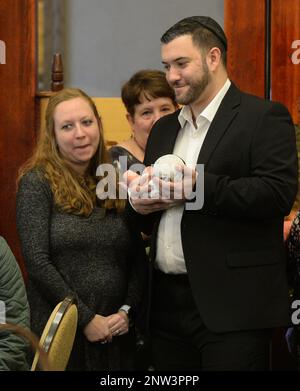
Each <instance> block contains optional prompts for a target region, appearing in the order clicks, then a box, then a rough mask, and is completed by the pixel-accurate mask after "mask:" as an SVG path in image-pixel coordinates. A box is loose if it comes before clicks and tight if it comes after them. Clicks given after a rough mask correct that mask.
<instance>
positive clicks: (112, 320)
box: [107, 311, 129, 337]
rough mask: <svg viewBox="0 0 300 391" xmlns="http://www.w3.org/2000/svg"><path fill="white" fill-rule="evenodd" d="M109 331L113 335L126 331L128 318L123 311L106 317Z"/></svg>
mask: <svg viewBox="0 0 300 391" xmlns="http://www.w3.org/2000/svg"><path fill="white" fill-rule="evenodd" d="M107 320H108V325H109V328H110V332H111V334H112V336H113V337H117V336H118V335H123V334H126V333H128V330H129V319H128V316H127V314H126V312H124V311H119V312H117V313H115V314H112V315H109V316H108V317H107Z"/></svg>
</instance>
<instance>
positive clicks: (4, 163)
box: [0, 0, 36, 271]
mask: <svg viewBox="0 0 300 391" xmlns="http://www.w3.org/2000/svg"><path fill="white" fill-rule="evenodd" d="M35 25H36V21H35V0H1V1H0V40H1V41H3V42H5V46H6V63H5V64H0V110H1V114H0V166H1V168H0V234H1V235H2V236H4V237H5V238H6V240H7V242H8V243H9V245H10V246H11V248H12V250H13V252H14V254H15V255H16V257H17V259H18V261H19V262H21V254H20V249H19V242H18V238H17V232H16V222H15V194H16V186H15V183H16V174H17V170H18V168H19V166H20V165H21V164H22V163H23V162H24V161H25V159H26V158H27V157H28V156H29V155H30V153H31V151H32V147H33V144H34V140H35V88H36V77H35V74H36V70H35V68H36V65H35V64H36V58H35ZM21 266H23V265H22V263H21ZM22 269H23V271H24V268H22Z"/></svg>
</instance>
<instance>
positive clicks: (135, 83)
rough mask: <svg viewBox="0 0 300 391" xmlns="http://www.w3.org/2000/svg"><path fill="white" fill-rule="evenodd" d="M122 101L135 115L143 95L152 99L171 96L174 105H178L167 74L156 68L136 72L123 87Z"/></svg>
mask: <svg viewBox="0 0 300 391" xmlns="http://www.w3.org/2000/svg"><path fill="white" fill-rule="evenodd" d="M121 96H122V101H123V103H124V105H125V107H126V109H127V112H128V113H129V114H130V115H131V116H132V117H133V116H134V113H135V106H136V105H138V104H140V103H141V97H143V96H144V97H146V99H148V100H151V99H153V98H154V99H155V98H170V99H171V100H172V102H173V105H174V107H178V104H177V102H176V100H175V93H174V90H173V89H172V88H171V87H170V86H169V84H168V82H167V80H166V75H165V73H164V72H162V71H158V70H155V69H144V70H141V71H139V72H137V73H135V74H134V75H133V76H132V77H131V78H130V79H129V80H128V81H127V82H126V83H125V84H124V85H123V87H122V93H121Z"/></svg>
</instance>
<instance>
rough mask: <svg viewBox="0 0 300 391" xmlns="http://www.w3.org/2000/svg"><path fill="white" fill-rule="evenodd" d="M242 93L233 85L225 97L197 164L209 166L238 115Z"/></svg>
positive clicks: (209, 130)
mask: <svg viewBox="0 0 300 391" xmlns="http://www.w3.org/2000/svg"><path fill="white" fill-rule="evenodd" d="M240 100H241V92H240V91H239V90H238V88H237V87H236V86H235V85H234V84H233V83H232V84H231V86H230V88H229V90H228V91H227V93H226V95H225V96H224V98H223V100H222V102H221V104H220V107H219V108H218V111H217V113H216V115H215V117H214V119H213V121H212V123H211V125H210V127H209V129H208V132H207V135H206V137H205V140H204V142H203V145H202V147H201V150H200V154H199V156H198V161H197V163H199V164H207V163H208V162H209V159H210V157H211V155H212V153H213V151H214V150H215V148H216V147H217V145H218V143H219V141H220V140H221V138H222V137H223V136H224V135H225V133H226V131H227V130H228V129H229V125H230V124H231V122H232V121H233V119H234V117H235V116H236V115H237V113H238V109H239V105H240Z"/></svg>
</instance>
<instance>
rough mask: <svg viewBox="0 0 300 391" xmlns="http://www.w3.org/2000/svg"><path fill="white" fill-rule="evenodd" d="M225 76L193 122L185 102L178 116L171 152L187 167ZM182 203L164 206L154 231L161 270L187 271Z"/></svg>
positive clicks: (193, 161)
mask: <svg viewBox="0 0 300 391" xmlns="http://www.w3.org/2000/svg"><path fill="white" fill-rule="evenodd" d="M230 84H231V82H230V80H229V79H227V80H226V82H225V84H224V86H223V87H222V88H221V90H220V91H219V92H218V94H217V95H216V96H215V97H214V99H213V100H212V101H211V102H210V103H209V104H208V105H207V106H206V107H205V109H204V110H203V111H202V112H201V113H200V114H199V115H198V117H197V119H196V124H197V127H195V126H194V123H193V119H192V115H191V110H190V107H189V106H184V107H183V108H182V109H181V111H180V113H179V116H178V120H179V122H180V125H181V129H180V130H179V132H178V135H177V138H176V142H175V146H174V150H173V153H174V154H175V155H178V156H179V157H181V159H183V161H184V162H185V164H186V165H187V166H188V167H191V168H195V166H196V164H197V160H198V156H199V153H200V149H201V147H202V144H203V142H204V139H205V136H206V134H207V132H208V130H209V127H210V124H211V123H212V121H213V119H214V116H215V115H216V112H217V110H218V108H219V106H220V104H221V102H222V100H223V98H224V96H225V94H226V92H227V91H228V89H229V87H230ZM183 210H184V204H180V205H178V206H175V207H173V208H170V209H168V210H166V211H165V212H164V213H163V215H162V217H161V220H160V224H159V227H158V235H157V243H156V245H157V251H156V266H157V268H158V269H159V270H161V271H163V272H164V273H170V274H181V273H186V265H185V261H184V256H183V250H182V242H181V219H182V214H183Z"/></svg>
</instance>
